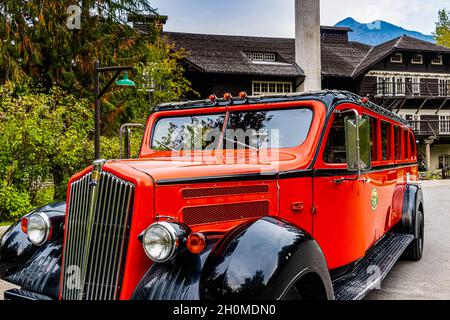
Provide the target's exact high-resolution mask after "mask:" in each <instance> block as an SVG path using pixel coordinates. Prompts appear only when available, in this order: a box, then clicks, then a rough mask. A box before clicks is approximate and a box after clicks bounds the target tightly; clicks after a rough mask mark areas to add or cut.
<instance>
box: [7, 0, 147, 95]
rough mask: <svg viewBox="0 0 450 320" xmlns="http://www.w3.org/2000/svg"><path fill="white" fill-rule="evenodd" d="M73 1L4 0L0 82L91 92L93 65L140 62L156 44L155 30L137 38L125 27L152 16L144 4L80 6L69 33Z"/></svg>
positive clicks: (102, 0) (116, 0)
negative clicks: (76, 21) (148, 47)
mask: <svg viewBox="0 0 450 320" xmlns="http://www.w3.org/2000/svg"><path fill="white" fill-rule="evenodd" d="M73 4H74V1H73V0H58V1H48V0H3V1H2V2H1V4H0V34H2V40H3V41H1V42H0V53H1V54H0V76H1V80H3V81H2V82H3V83H4V82H5V81H8V80H10V81H14V82H17V81H21V80H23V79H24V78H26V77H31V78H32V79H33V81H34V82H36V83H39V84H41V85H43V86H44V88H46V89H47V90H50V89H51V88H52V87H53V86H54V85H57V86H60V87H61V88H63V89H65V90H70V91H72V92H74V91H78V92H82V91H84V90H86V89H88V91H89V92H90V91H92V88H93V83H92V82H93V81H92V74H93V63H94V61H95V60H97V59H99V60H100V61H102V63H104V64H107V65H112V64H132V63H134V62H140V58H141V54H142V50H144V48H145V46H146V45H147V44H148V43H152V42H154V40H155V37H156V32H155V29H154V28H153V27H152V25H151V24H149V30H150V32H149V33H148V34H145V35H144V34H141V33H139V32H137V31H136V30H134V29H133V28H131V27H130V26H128V25H127V24H126V20H127V17H128V15H130V14H132V15H134V16H139V15H143V14H156V13H155V11H154V10H153V8H152V7H151V6H150V4H149V1H148V0H83V1H79V4H80V8H81V9H82V11H81V16H80V21H81V28H80V29H79V30H77V29H73V30H72V29H69V28H68V27H67V21H68V19H69V14H68V13H67V9H68V8H69V6H71V5H73Z"/></svg>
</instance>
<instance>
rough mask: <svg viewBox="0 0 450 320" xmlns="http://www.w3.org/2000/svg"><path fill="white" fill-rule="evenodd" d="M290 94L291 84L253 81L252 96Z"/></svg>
mask: <svg viewBox="0 0 450 320" xmlns="http://www.w3.org/2000/svg"><path fill="white" fill-rule="evenodd" d="M281 93H292V82H279V81H253V95H254V96H260V95H268V94H281Z"/></svg>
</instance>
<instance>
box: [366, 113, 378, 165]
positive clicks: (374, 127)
mask: <svg viewBox="0 0 450 320" xmlns="http://www.w3.org/2000/svg"><path fill="white" fill-rule="evenodd" d="M369 119H370V142H371V146H372V161H377V160H380V158H379V156H378V141H379V138H378V119H376V118H374V117H369Z"/></svg>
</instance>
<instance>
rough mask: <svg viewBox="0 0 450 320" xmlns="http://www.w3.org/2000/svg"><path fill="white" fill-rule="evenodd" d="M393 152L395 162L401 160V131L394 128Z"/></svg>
mask: <svg viewBox="0 0 450 320" xmlns="http://www.w3.org/2000/svg"><path fill="white" fill-rule="evenodd" d="M394 150H395V152H394V153H395V160H401V159H402V129H401V128H400V127H397V126H394Z"/></svg>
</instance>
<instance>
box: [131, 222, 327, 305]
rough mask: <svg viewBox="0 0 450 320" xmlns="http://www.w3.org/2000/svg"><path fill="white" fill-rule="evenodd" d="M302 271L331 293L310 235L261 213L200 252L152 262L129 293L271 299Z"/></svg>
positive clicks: (147, 297) (322, 261)
mask: <svg viewBox="0 0 450 320" xmlns="http://www.w3.org/2000/svg"><path fill="white" fill-rule="evenodd" d="M308 274H314V275H315V276H317V277H318V279H320V285H321V286H322V287H323V289H324V296H325V297H326V298H328V299H333V298H334V294H333V288H332V284H331V279H330V274H329V270H328V267H327V264H326V262H325V258H324V256H323V254H322V251H321V250H320V248H319V246H318V244H317V243H316V242H315V241H314V240H313V239H312V238H311V236H309V235H307V234H306V233H304V232H302V231H301V230H299V229H297V228H296V227H294V226H292V225H290V224H287V223H285V222H282V221H280V220H277V219H273V218H263V219H261V220H258V221H256V222H251V223H246V224H243V225H241V226H240V227H238V228H236V229H235V230H233V231H232V232H230V233H229V234H227V235H226V236H224V237H223V238H222V239H220V241H218V242H217V243H212V244H210V246H209V247H208V250H206V251H205V252H204V253H203V254H202V255H200V256H194V255H190V254H186V253H185V254H182V255H180V256H178V257H177V258H176V259H175V260H173V261H171V262H169V263H164V264H154V265H153V266H152V267H151V269H150V270H149V271H148V273H147V274H146V276H145V277H144V278H143V279H142V281H141V283H140V285H139V286H138V287H137V289H136V291H135V294H134V295H133V298H134V299H139V300H150V299H163V300H185V299H187V300H195V299H207V300H225V299H247V300H248V299H257V300H275V299H280V298H282V297H283V295H284V294H285V293H286V291H287V290H288V289H289V288H290V287H292V286H293V285H294V284H295V283H296V282H297V281H299V280H300V279H301V278H303V277H305V276H306V275H308Z"/></svg>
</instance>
